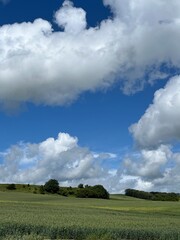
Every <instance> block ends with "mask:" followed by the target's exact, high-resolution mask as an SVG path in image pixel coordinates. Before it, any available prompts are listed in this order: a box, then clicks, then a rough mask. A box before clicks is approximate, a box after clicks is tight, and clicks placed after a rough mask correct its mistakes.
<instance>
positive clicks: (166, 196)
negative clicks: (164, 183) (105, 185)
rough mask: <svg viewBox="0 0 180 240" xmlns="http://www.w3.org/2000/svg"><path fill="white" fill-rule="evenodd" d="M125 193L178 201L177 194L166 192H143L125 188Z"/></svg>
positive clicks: (157, 199) (140, 196) (144, 197)
mask: <svg viewBox="0 0 180 240" xmlns="http://www.w3.org/2000/svg"><path fill="white" fill-rule="evenodd" d="M125 195H126V196H130V197H135V198H141V199H147V200H153V201H179V194H177V193H173V192H172V193H167V192H145V191H139V190H136V189H130V188H129V189H126V190H125Z"/></svg>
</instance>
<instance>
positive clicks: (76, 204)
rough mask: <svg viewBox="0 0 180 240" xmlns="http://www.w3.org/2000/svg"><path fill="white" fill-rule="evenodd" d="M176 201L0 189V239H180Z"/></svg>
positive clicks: (178, 204) (178, 205) (179, 222)
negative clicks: (105, 197)
mask: <svg viewBox="0 0 180 240" xmlns="http://www.w3.org/2000/svg"><path fill="white" fill-rule="evenodd" d="M179 227H180V203H179V202H173V203H172V202H154V201H153V202H152V201H146V200H139V199H134V198H130V197H126V196H123V195H113V196H111V199H110V200H102V199H77V198H66V197H62V196H59V195H46V194H45V195H41V194H32V193H28V194H27V193H25V192H24V193H23V192H18V193H17V192H16V191H4V192H0V239H6V240H7V239H9V240H11V239H12V240H14V239H24V240H26V239H87V240H88V239H89V240H90V239H92V240H95V239H108V240H110V239H118V240H119V239H131V240H141V239H142V240H146V239H147V240H156V239H157V240H180V229H179Z"/></svg>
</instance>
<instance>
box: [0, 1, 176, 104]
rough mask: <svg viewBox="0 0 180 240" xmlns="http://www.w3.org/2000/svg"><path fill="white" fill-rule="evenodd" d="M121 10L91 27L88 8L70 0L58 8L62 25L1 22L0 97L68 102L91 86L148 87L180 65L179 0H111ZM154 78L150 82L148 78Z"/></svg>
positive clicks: (5, 100) (92, 88) (7, 101)
mask: <svg viewBox="0 0 180 240" xmlns="http://www.w3.org/2000/svg"><path fill="white" fill-rule="evenodd" d="M104 3H105V5H110V7H111V9H112V11H113V13H114V16H113V18H112V19H108V20H104V21H102V22H101V24H100V26H97V27H95V28H88V29H87V27H86V26H87V22H86V13H85V11H84V10H83V9H81V8H75V7H74V6H73V4H72V3H71V2H70V1H68V0H66V1H65V2H64V4H63V6H62V8H60V9H59V10H58V11H57V12H56V13H55V16H54V18H55V22H56V23H57V24H58V25H59V27H61V28H63V31H57V32H56V31H54V30H53V29H52V26H51V24H50V23H49V22H48V21H46V20H43V19H36V20H35V21H34V22H32V23H30V22H28V23H27V22H23V23H21V24H18V23H15V24H12V25H4V26H1V27H0V63H1V64H0V85H1V88H0V102H1V103H2V104H6V105H7V107H9V106H11V105H12V104H14V105H15V104H16V103H17V104H18V103H21V102H33V103H36V104H46V105H62V104H67V103H69V102H71V101H73V100H75V99H76V98H77V97H78V96H79V95H80V94H81V93H82V92H84V91H95V90H98V89H102V88H107V87H109V86H111V85H112V84H113V83H114V82H115V81H116V80H118V79H119V80H120V81H121V83H122V87H123V91H124V92H126V93H131V92H134V91H137V90H140V89H142V88H143V86H144V84H145V82H146V80H145V78H143V77H144V76H145V75H146V76H148V77H149V78H148V79H149V81H150V82H153V80H154V79H156V78H163V77H167V75H166V74H164V73H162V72H161V70H160V69H159V67H160V65H161V64H162V63H163V64H164V63H166V64H167V65H168V66H169V67H170V66H172V65H173V66H175V67H179V65H180V57H179V56H180V54H179V50H178V49H179V41H180V31H179V28H180V3H179V2H178V1H177V0H172V1H171V3H169V2H168V1H167V0H166V1H165V0H164V1H162V0H157V1H154V0H149V1H142V0H139V1H134V0H129V1H123V0H121V1H119V0H118V1H116V0H104ZM147 81H148V80H147Z"/></svg>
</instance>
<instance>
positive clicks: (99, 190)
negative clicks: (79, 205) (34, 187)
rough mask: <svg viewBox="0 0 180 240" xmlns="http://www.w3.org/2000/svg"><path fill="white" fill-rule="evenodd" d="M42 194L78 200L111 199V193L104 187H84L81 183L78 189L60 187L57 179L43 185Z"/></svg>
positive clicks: (41, 187)
mask: <svg viewBox="0 0 180 240" xmlns="http://www.w3.org/2000/svg"><path fill="white" fill-rule="evenodd" d="M40 193H42V194H44V193H52V194H54V193H57V194H59V195H62V196H67V197H68V196H75V197H78V198H102V199H109V193H108V191H107V190H106V189H105V188H104V187H103V186H102V185H95V186H89V185H85V186H84V185H83V184H82V183H81V184H79V185H78V187H60V186H59V182H58V181H57V180H56V179H50V180H49V181H47V182H46V183H45V184H44V185H41V186H40Z"/></svg>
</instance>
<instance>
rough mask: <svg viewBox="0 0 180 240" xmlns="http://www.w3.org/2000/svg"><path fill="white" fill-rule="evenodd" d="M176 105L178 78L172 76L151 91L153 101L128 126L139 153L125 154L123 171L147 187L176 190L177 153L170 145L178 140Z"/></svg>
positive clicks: (179, 114) (179, 184)
mask: <svg viewBox="0 0 180 240" xmlns="http://www.w3.org/2000/svg"><path fill="white" fill-rule="evenodd" d="M179 106H180V77H179V76H175V77H173V78H171V79H170V80H169V82H168V83H167V84H166V86H165V87H164V88H161V89H159V90H158V91H156V92H155V94H154V99H153V103H152V104H151V105H150V106H149V107H148V108H147V110H146V111H145V113H144V115H143V116H142V117H141V118H140V120H139V121H138V122H137V123H135V124H133V125H131V126H130V128H129V130H130V132H131V133H132V135H133V138H134V140H135V143H136V146H137V147H138V149H139V152H138V154H137V155H136V157H134V156H132V155H131V156H128V157H126V159H125V160H124V166H125V171H124V172H125V174H126V175H127V176H133V177H135V179H134V184H135V183H137V180H140V181H141V184H144V183H146V184H149V189H151V190H160V191H174V192H178V191H179V187H180V177H179V172H180V161H179V160H180V153H179V152H177V149H176V148H175V147H173V145H174V143H176V144H177V143H179V141H180V122H179V118H180V107H179ZM141 184H140V185H139V187H140V186H141ZM140 189H141V188H140Z"/></svg>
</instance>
